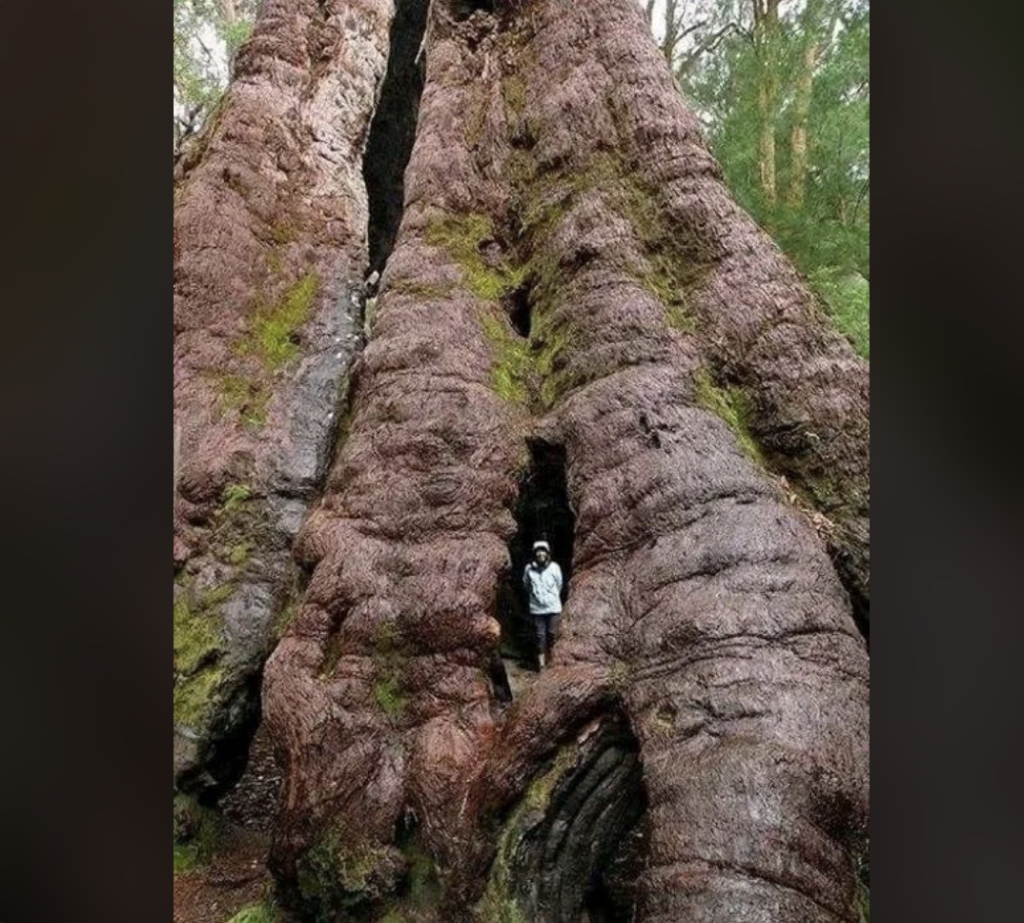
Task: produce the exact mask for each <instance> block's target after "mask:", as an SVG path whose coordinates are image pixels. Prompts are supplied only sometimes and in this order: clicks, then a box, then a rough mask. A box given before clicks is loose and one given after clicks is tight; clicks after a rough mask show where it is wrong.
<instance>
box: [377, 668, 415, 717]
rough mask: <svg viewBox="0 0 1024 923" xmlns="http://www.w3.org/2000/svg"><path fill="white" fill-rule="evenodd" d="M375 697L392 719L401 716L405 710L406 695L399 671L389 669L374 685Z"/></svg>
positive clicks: (382, 709)
mask: <svg viewBox="0 0 1024 923" xmlns="http://www.w3.org/2000/svg"><path fill="white" fill-rule="evenodd" d="M373 699H374V701H375V702H376V703H377V704H378V705H379V706H380V709H381V711H383V712H384V714H386V715H387V716H388V718H390V719H391V720H392V721H394V720H396V719H398V718H400V717H401V716H402V713H403V712H404V711H405V705H406V701H407V700H406V697H405V696H404V695H403V693H402V678H401V676H399V674H398V673H397V672H394V671H389V672H388V673H387V674H386V675H385V676H383V677H382V678H381V679H379V680H377V682H376V683H374V685H373Z"/></svg>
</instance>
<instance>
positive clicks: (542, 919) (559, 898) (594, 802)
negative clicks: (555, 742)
mask: <svg viewBox="0 0 1024 923" xmlns="http://www.w3.org/2000/svg"><path fill="white" fill-rule="evenodd" d="M581 736H583V743H576V742H574V741H575V738H574V737H570V738H569V740H570V741H573V742H570V743H569V744H567V745H566V746H565V747H563V749H562V750H561V751H560V753H559V754H557V755H556V757H555V758H554V760H553V762H552V763H551V764H549V766H550V767H554V768H549V767H538V772H537V774H536V775H535V777H534V782H533V784H532V785H531V787H530V788H529V789H528V790H527V792H526V794H525V796H524V800H525V804H526V805H527V806H528V807H529V808H530V809H531V810H529V811H527V812H525V813H524V812H522V811H516V810H513V811H512V812H510V813H509V815H508V816H507V818H506V820H505V822H504V827H503V830H502V832H501V834H500V837H499V843H500V845H499V850H500V852H499V855H498V858H497V860H496V862H497V863H503V864H505V867H504V868H500V869H499V868H497V867H495V868H492V873H491V874H492V881H494V880H495V879H494V877H493V876H494V875H495V873H496V872H497V873H498V875H499V876H500V877H501V878H503V879H504V880H505V881H506V882H507V883H508V893H507V896H508V898H509V899H510V901H514V902H515V904H516V905H517V908H518V910H519V911H520V912H521V914H522V915H523V917H524V918H525V919H528V920H532V921H534V923H557V921H563V920H572V921H574V923H575V921H590V923H628V921H631V920H632V919H633V917H634V911H635V906H636V881H637V878H638V876H639V874H640V872H641V871H642V869H643V867H644V863H645V859H646V844H647V842H648V841H649V837H648V836H647V833H648V831H647V829H646V810H647V794H646V789H645V787H644V784H643V775H642V770H641V766H640V760H639V745H638V743H637V740H636V737H635V736H634V735H633V733H632V730H631V729H630V727H629V723H628V721H627V720H626V718H625V716H624V715H622V714H621V713H620V712H619V711H618V709H613V710H612V711H611V712H610V713H606V714H604V715H603V716H601V717H600V718H599V719H598V720H597V722H596V728H595V727H594V726H593V725H592V726H591V727H590V729H588V730H587V731H586V732H585V734H584V735H581ZM559 766H561V767H563V768H562V769H559V768H558V767H559ZM566 766H568V767H569V768H568V769H566V768H564V767H566ZM547 792H550V794H549V795H548V794H545V793H547Z"/></svg>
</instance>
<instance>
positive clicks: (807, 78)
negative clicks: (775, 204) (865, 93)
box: [786, 0, 839, 209]
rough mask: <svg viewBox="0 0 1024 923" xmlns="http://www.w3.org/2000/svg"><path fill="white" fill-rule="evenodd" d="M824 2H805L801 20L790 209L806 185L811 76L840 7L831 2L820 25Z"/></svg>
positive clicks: (801, 197)
mask: <svg viewBox="0 0 1024 923" xmlns="http://www.w3.org/2000/svg"><path fill="white" fill-rule="evenodd" d="M825 8H826V2H825V0H808V3H807V6H806V7H805V8H804V13H803V17H802V25H803V41H804V46H803V54H802V55H801V60H800V67H799V70H798V71H797V75H796V80H795V82H794V87H793V127H792V129H791V130H790V175H789V187H788V190H787V194H786V203H787V204H788V205H789V206H790V207H791V208H796V209H799V208H802V207H803V204H804V196H805V192H806V186H807V155H808V150H807V147H808V145H807V119H808V116H809V114H810V109H811V96H812V94H813V92H814V75H815V71H816V69H817V67H818V58H819V55H820V54H821V48H822V46H823V43H826V42H828V41H829V40H830V39H831V36H832V31H833V29H834V28H835V22H836V16H837V15H838V9H839V6H838V4H837V3H833V12H832V16H831V17H830V20H829V21H828V22H827V23H823V22H822V15H823V13H824V12H825Z"/></svg>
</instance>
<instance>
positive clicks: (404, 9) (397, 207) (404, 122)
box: [363, 0, 430, 272]
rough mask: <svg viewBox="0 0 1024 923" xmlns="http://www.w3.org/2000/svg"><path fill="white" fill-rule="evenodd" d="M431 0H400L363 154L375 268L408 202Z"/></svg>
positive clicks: (388, 249)
mask: <svg viewBox="0 0 1024 923" xmlns="http://www.w3.org/2000/svg"><path fill="white" fill-rule="evenodd" d="M429 5H430V4H429V0H398V4H397V9H396V11H395V18H394V20H393V21H392V23H391V42H390V48H391V51H390V54H389V55H388V69H387V73H386V74H385V76H384V82H383V84H382V85H381V91H380V98H379V100H378V102H377V109H376V111H375V112H374V114H373V120H372V121H371V122H370V134H369V138H368V140H367V142H366V153H365V154H364V156H363V179H364V180H365V181H366V197H367V200H368V204H369V210H370V220H369V229H368V243H369V251H370V253H369V256H370V269H369V271H370V272H373V271H374V270H376V271H378V272H382V271H383V269H384V264H385V263H386V262H387V259H388V257H389V256H390V255H391V249H392V247H394V245H395V237H396V236H397V235H398V226H399V224H400V223H401V221H402V212H403V210H404V204H405V168H406V166H407V165H408V163H409V156H410V154H411V153H412V146H413V142H414V141H415V140H416V119H417V116H418V114H419V108H420V95H421V94H422V92H423V81H424V63H425V62H424V59H423V58H422V57H421V58H420V60H419V61H417V60H416V56H417V54H418V53H419V50H420V45H421V43H422V41H423V33H424V30H425V29H426V25H427V9H428V7H429Z"/></svg>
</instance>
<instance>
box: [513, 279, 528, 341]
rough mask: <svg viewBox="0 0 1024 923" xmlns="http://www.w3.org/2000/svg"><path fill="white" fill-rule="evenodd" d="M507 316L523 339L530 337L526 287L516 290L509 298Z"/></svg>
mask: <svg viewBox="0 0 1024 923" xmlns="http://www.w3.org/2000/svg"><path fill="white" fill-rule="evenodd" d="M508 316H509V320H510V321H512V326H513V327H514V328H515V331H516V333H518V334H519V335H520V336H521V337H523V339H526V338H528V337H529V336H530V289H529V288H528V287H527V286H525V285H524V286H521V287H520V288H517V289H516V290H515V291H514V292H513V293H512V294H511V295H510V296H509V303H508Z"/></svg>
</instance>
